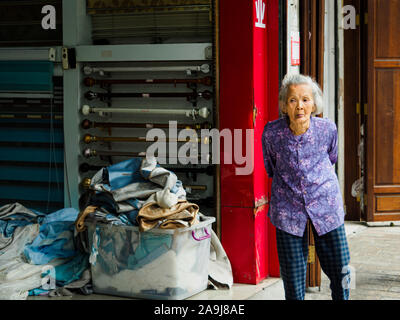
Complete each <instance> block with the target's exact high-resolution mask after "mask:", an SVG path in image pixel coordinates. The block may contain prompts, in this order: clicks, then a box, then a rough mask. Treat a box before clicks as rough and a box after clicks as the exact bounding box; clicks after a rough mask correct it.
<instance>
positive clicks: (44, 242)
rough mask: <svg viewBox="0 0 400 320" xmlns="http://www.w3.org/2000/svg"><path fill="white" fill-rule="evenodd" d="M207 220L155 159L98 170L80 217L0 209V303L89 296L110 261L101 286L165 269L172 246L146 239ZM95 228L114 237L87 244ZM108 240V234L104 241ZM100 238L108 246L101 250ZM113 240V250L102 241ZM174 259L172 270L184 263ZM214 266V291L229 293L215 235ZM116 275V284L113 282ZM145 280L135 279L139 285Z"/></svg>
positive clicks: (72, 212) (71, 212) (68, 212)
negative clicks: (99, 271) (132, 274)
mask: <svg viewBox="0 0 400 320" xmlns="http://www.w3.org/2000/svg"><path fill="white" fill-rule="evenodd" d="M205 218H206V217H204V216H203V215H202V214H201V213H200V212H199V207H198V205H197V204H195V203H191V202H188V201H187V200H186V192H185V190H184V188H183V186H182V182H181V181H180V180H178V179H177V176H176V175H175V174H174V173H173V172H171V171H169V170H167V169H165V168H162V167H160V166H159V165H158V164H157V161H156V159H155V158H149V159H146V158H145V159H139V158H133V159H129V160H126V161H124V162H121V163H118V164H115V165H112V166H109V167H104V168H102V169H101V170H99V171H98V172H97V173H96V174H95V175H94V176H93V177H92V179H91V184H90V187H89V191H88V197H87V201H86V204H85V205H84V206H83V210H81V211H80V212H79V211H78V210H76V209H73V208H65V209H62V210H59V211H56V212H54V213H50V214H43V213H40V212H38V211H35V210H32V209H28V208H25V207H24V206H22V205H21V204H19V203H14V204H9V205H5V206H3V207H1V208H0V299H26V298H27V296H28V295H48V296H59V295H72V294H73V293H80V294H90V293H92V292H93V291H92V280H93V279H92V276H93V275H92V272H93V270H97V269H96V268H93V266H95V265H96V263H100V264H101V259H102V257H103V260H104V257H107V258H106V260H107V264H108V267H110V270H113V271H112V273H111V271H110V270H108V271H107V272H104V273H102V274H101V275H99V277H98V279H99V280H100V281H103V282H104V281H105V282H107V281H113V280H115V279H116V277H115V274H116V272H117V273H118V272H119V271H121V272H122V273H121V275H123V274H124V273H123V272H126V269H129V267H130V266H131V267H132V266H133V269H140V266H143V265H146V264H147V265H148V267H151V266H152V265H154V266H159V261H161V260H157V258H160V257H161V258H162V259H164V260H165V259H167V260H168V259H170V258H171V250H170V249H171V246H172V245H173V244H172V242H171V238H170V237H168V236H163V237H161V238H160V237H159V236H156V237H154V236H153V235H152V232H147V231H149V230H154V229H161V230H168V229H177V228H187V227H192V226H196V224H199V223H200V224H201V223H202V221H203V220H204V219H205ZM93 222H95V225H109V226H110V227H111V228H112V229H110V228H108V229H107V230H103V229H101V230H100V229H99V228H96V229H95V230H94V231H93V230H92V235H93V238H91V239H90V240H89V239H88V237H87V236H86V237H85V236H84V235H85V234H86V235H87V232H88V229H90V228H88V227H87V226H88V225H89V226H90V225H91V223H93ZM116 226H134V227H137V228H138V229H139V230H140V235H139V236H138V237H137V239H134V236H137V234H135V233H131V234H129V235H128V234H127V232H128V231H123V230H125V229H124V228H120V229H118V228H115V227H116ZM110 230H112V231H110ZM211 231H212V230H211ZM101 232H103V234H101ZM104 232H108V234H107V235H106V236H105V237H104V234H105V233H104ZM110 232H111V233H110ZM100 235H101V236H102V237H103V238H102V245H100V246H98V244H99V243H100ZM95 236H96V237H97V238H96V237H95ZM107 239H108V240H109V241H108V242H109V245H108V244H107V243H108V242H107V241H104V240H107ZM93 240H94V241H93ZM128 240H129V241H128ZM135 241H136V242H135ZM89 242H90V243H89ZM128 242H129V243H128ZM132 243H133V244H134V246H133V247H132ZM128 245H129V246H130V249H129V250H132V248H134V250H135V252H134V254H129V253H128V252H127V251H126V248H127V247H129V246H128ZM124 250H125V251H124ZM181 251H182V252H185V253H190V251H189V250H181ZM207 253H208V252H207ZM181 256H183V255H181ZM121 257H124V259H125V260H126V261H125V260H124V261H122V260H121ZM183 258H185V259H186V260H187V261H186V263H187V264H188V265H189V264H190V263H193V261H194V260H193V259H194V258H193V257H192V258H191V257H189V256H187V257H183ZM183 258H182V259H183ZM174 259H175V260H173V261H175V262H174V263H176V261H183V260H176V258H175V257H174ZM188 259H190V260H191V261H189V260H188ZM167 260H165V261H167ZM168 261H172V260H168ZM180 264H181V266H178V267H183V268H185V266H184V264H185V263H180ZM91 265H92V266H91ZM208 265H209V267H208V280H209V281H208V284H209V286H212V287H213V288H214V289H219V288H231V286H232V283H233V278H232V269H231V265H230V262H229V259H228V257H227V255H226V253H225V251H224V249H223V247H222V245H221V243H220V242H219V239H218V237H217V236H216V234H215V233H214V231H212V234H211V245H210V252H209V264H208ZM102 266H103V267H104V266H105V264H102ZM143 270H146V269H143ZM110 274H113V275H114V276H112V277H110V278H107V276H108V275H110ZM138 274H139V273H138ZM140 278H141V277H140V276H139V277H137V278H136V280H135V281H136V282H137V284H139V282H140V281H141V280H142V279H140ZM121 279H123V278H121ZM161 280H162V279H161ZM161 280H160V281H161ZM164 280H165V279H164ZM161 282H162V281H161ZM164 282H165V281H164ZM121 285H124V281H121ZM130 285H131V286H134V284H130Z"/></svg>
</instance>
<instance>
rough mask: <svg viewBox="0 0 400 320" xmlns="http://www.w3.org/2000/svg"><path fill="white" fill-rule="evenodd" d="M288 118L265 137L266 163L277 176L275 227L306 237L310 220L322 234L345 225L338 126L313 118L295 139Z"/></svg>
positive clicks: (274, 186) (271, 210) (271, 214)
mask: <svg viewBox="0 0 400 320" xmlns="http://www.w3.org/2000/svg"><path fill="white" fill-rule="evenodd" d="M288 121H289V120H288V119H287V118H281V119H279V120H276V121H272V122H269V123H268V124H267V125H266V126H265V129H264V132H263V134H262V147H263V155H264V165H265V169H266V171H267V173H268V176H269V177H270V178H272V186H271V201H270V206H269V211H268V216H269V218H270V219H271V223H272V224H273V225H274V226H275V227H277V228H279V229H281V230H283V231H286V232H287V233H290V234H292V235H295V236H299V237H301V236H302V235H303V233H304V230H305V229H306V224H307V220H308V219H311V220H312V222H313V225H314V226H315V230H316V231H317V233H318V235H323V234H325V233H328V232H330V231H332V230H334V229H336V228H338V227H339V226H341V225H342V224H343V223H344V207H343V200H342V194H341V191H340V186H339V181H338V178H337V176H336V173H335V169H334V167H333V164H335V163H336V161H337V153H338V139H337V129H336V125H335V123H333V122H332V121H330V120H329V119H324V118H316V117H311V118H310V127H309V129H308V130H307V132H306V133H304V134H302V135H300V136H295V135H294V134H293V133H292V131H291V130H290V128H289V123H288Z"/></svg>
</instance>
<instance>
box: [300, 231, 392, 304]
mask: <svg viewBox="0 0 400 320" xmlns="http://www.w3.org/2000/svg"><path fill="white" fill-rule="evenodd" d="M348 242H349V247H350V260H351V261H350V266H351V267H353V270H354V276H353V279H354V278H355V288H353V289H351V290H350V300H400V227H398V226H395V227H368V228H367V227H365V228H364V229H363V230H361V231H358V232H357V233H356V234H354V235H349V236H348ZM321 278H322V279H321V291H319V290H318V289H317V290H315V288H312V289H311V290H310V291H312V292H308V293H307V294H306V300H330V299H331V296H330V289H329V279H328V278H327V276H326V275H325V274H324V273H323V272H321ZM352 286H354V283H353V284H352Z"/></svg>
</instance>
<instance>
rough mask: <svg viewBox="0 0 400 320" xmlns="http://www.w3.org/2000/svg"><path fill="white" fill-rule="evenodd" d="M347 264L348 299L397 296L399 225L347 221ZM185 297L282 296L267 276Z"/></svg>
mask: <svg viewBox="0 0 400 320" xmlns="http://www.w3.org/2000/svg"><path fill="white" fill-rule="evenodd" d="M345 228H346V234H347V237H348V242H349V247H350V259H351V261H350V266H351V267H352V268H353V270H354V276H353V279H354V282H353V283H352V287H354V286H355V288H354V289H351V291H350V300H400V226H393V227H389V226H374V227H368V226H367V225H366V224H364V223H357V222H346V226H345ZM28 299H29V300H43V299H54V300H125V299H127V298H122V297H115V296H106V295H99V294H92V295H89V296H83V295H74V296H72V297H53V298H47V297H29V298H28ZM330 299H331V296H330V289H329V279H328V278H327V277H326V275H325V274H324V273H323V272H321V288H320V291H319V290H318V288H310V289H309V290H307V293H306V300H330ZM188 300H284V290H283V283H282V280H281V279H280V278H269V279H266V280H264V281H262V282H261V283H260V284H258V285H244V284H234V285H233V287H232V289H231V290H205V291H203V292H201V293H199V294H197V295H194V296H192V297H190V298H188Z"/></svg>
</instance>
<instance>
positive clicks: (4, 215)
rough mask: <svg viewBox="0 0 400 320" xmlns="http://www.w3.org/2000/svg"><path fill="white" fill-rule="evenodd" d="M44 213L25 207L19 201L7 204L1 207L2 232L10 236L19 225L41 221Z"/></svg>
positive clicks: (5, 235) (0, 227) (0, 231)
mask: <svg viewBox="0 0 400 320" xmlns="http://www.w3.org/2000/svg"><path fill="white" fill-rule="evenodd" d="M44 216H45V214H44V213H42V212H39V211H36V210H31V209H27V208H25V207H24V206H23V205H21V204H19V203H12V204H6V205H4V206H2V207H1V208H0V233H1V234H2V235H3V236H4V237H5V238H9V237H11V236H12V235H13V234H14V231H15V229H16V228H18V227H24V226H27V225H30V224H33V223H41V222H42V219H43V217H44Z"/></svg>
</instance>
